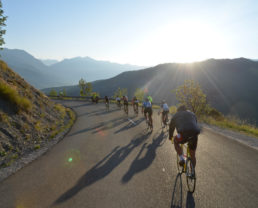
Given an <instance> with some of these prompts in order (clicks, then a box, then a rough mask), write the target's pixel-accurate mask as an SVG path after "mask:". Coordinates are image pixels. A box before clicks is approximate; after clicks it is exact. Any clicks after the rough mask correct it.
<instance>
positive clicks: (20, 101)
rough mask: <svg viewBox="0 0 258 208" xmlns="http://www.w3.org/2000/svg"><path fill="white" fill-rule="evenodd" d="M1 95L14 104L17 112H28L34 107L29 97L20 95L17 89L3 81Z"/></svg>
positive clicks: (0, 84) (0, 86) (0, 89)
mask: <svg viewBox="0 0 258 208" xmlns="http://www.w3.org/2000/svg"><path fill="white" fill-rule="evenodd" d="M0 96H1V97H2V98H3V99H5V100H6V101H8V102H9V103H10V104H12V105H14V107H15V108H16V109H15V110H16V111H17V112H20V111H26V112H28V111H29V110H30V109H31V108H32V104H31V102H30V101H29V100H28V99H27V98H25V97H22V96H20V95H19V94H18V92H17V91H16V90H15V89H13V88H11V87H10V86H9V85H8V84H5V83H4V82H2V81H1V82H0Z"/></svg>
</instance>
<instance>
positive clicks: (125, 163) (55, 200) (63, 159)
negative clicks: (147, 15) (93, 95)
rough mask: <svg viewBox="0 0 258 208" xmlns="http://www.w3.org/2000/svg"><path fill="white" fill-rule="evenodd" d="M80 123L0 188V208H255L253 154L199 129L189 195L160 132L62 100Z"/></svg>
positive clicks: (257, 164)
mask: <svg viewBox="0 0 258 208" xmlns="http://www.w3.org/2000/svg"><path fill="white" fill-rule="evenodd" d="M63 102H64V103H65V104H66V105H68V106H70V107H72V108H73V109H74V110H75V111H76V113H77V115H78V120H77V122H76V123H75V125H74V126H73V128H72V130H71V131H70V133H69V134H68V135H67V136H66V137H65V138H64V139H63V140H62V141H61V142H60V143H59V144H57V145H56V146H54V147H53V148H52V149H51V150H50V151H49V152H48V153H47V154H45V155H43V156H42V157H40V158H39V159H37V160H36V161H34V162H32V163H31V164H30V165H28V166H27V167H25V168H23V169H22V170H20V171H18V172H17V173H16V174H14V175H12V176H11V177H9V178H8V179H6V180H5V181H3V182H1V183H0V207H1V208H5V207H6V208H9V207H10V208H14V207H15V208H36V207H69V208H71V207H87V208H90V207H101V208H105V207H112V208H113V207H155V208H156V207H174V208H180V207H205V208H207V207H257V205H258V151H255V150H253V149H251V148H248V147H246V146H243V145H241V144H239V143H237V142H234V141H232V140H229V139H227V138H224V137H221V136H219V135H216V134H215V133H213V132H210V131H208V130H204V131H203V132H202V134H201V135H200V137H199V143H198V152H197V159H198V160H197V170H196V171H197V177H198V180H197V187H196V191H195V193H194V194H193V195H191V194H188V193H187V188H186V180H185V177H184V175H182V177H181V176H180V175H177V169H176V163H175V161H176V160H175V151H174V150H173V147H172V145H171V143H170V142H169V141H168V140H167V133H165V132H163V133H162V131H161V129H160V122H159V119H158V116H157V115H154V116H155V117H156V119H155V126H154V131H153V132H152V133H151V134H150V133H148V132H147V131H146V124H145V123H144V121H143V119H142V116H139V117H134V116H133V115H129V118H130V119H131V121H129V120H128V118H127V117H126V116H125V115H124V114H123V113H122V111H119V110H117V109H116V108H115V106H111V109H110V111H109V112H106V111H105V107H104V105H103V104H99V105H98V106H96V105H90V104H87V103H83V102H80V101H63Z"/></svg>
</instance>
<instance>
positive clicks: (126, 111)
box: [124, 104, 128, 115]
mask: <svg viewBox="0 0 258 208" xmlns="http://www.w3.org/2000/svg"><path fill="white" fill-rule="evenodd" d="M124 111H125V114H126V115H128V105H125V104H124Z"/></svg>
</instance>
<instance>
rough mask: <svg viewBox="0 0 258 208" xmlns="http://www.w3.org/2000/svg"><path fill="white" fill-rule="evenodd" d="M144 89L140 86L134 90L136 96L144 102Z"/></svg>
mask: <svg viewBox="0 0 258 208" xmlns="http://www.w3.org/2000/svg"><path fill="white" fill-rule="evenodd" d="M144 94H145V93H144V90H142V89H140V88H137V89H136V90H135V92H134V96H136V98H137V99H138V100H139V101H140V102H142V101H143V98H144Z"/></svg>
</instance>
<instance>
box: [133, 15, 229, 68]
mask: <svg viewBox="0 0 258 208" xmlns="http://www.w3.org/2000/svg"><path fill="white" fill-rule="evenodd" d="M225 42H226V40H225V39H224V37H223V35H222V34H221V33H220V32H219V30H217V29H216V28H214V27H212V26H211V25H209V24H207V23H205V22H203V21H192V20H185V21H177V22H173V23H171V24H166V25H163V26H161V27H160V28H157V29H156V30H155V31H154V32H153V33H152V34H150V35H149V36H148V37H147V38H146V39H145V40H144V41H143V42H142V44H141V45H140V47H139V49H138V53H136V54H135V57H136V58H137V57H138V58H139V59H140V58H141V59H142V60H145V61H146V62H147V61H150V60H152V61H153V62H155V61H156V62H157V63H165V62H195V61H201V60H204V59H207V58H213V57H214V58H215V57H218V56H219V55H220V54H221V46H222V45H223V46H224V45H225Z"/></svg>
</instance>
